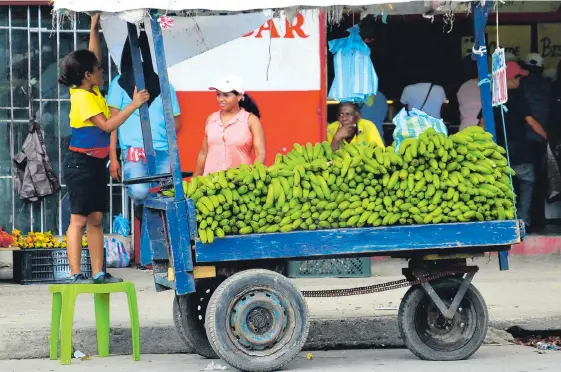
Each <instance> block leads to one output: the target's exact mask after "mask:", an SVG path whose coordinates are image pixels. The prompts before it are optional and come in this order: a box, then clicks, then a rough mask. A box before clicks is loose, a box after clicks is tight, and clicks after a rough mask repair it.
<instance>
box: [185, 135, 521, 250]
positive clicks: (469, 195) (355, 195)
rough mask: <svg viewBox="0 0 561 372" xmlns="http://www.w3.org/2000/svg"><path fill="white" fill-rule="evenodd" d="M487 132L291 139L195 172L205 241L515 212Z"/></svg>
mask: <svg viewBox="0 0 561 372" xmlns="http://www.w3.org/2000/svg"><path fill="white" fill-rule="evenodd" d="M504 154H505V150H504V149H503V148H501V147H500V146H498V145H496V144H495V143H494V142H493V140H492V135H491V134H489V133H486V132H485V131H484V130H483V129H481V128H480V127H477V126H475V127H469V128H466V129H464V130H463V131H461V132H459V133H457V134H455V135H452V136H449V137H447V136H445V135H443V134H440V133H436V132H435V131H434V130H432V129H428V130H426V131H425V132H423V133H422V134H421V135H420V136H419V137H418V138H415V139H413V138H408V139H406V140H404V141H403V142H402V143H401V144H400V145H399V149H398V150H394V146H393V145H392V146H388V147H386V148H384V147H379V146H377V145H375V144H347V145H345V146H344V147H343V148H342V149H340V150H338V151H335V152H332V150H331V147H330V146H329V144H328V143H327V142H323V143H317V144H316V145H315V146H314V145H312V144H311V143H307V144H306V145H305V146H300V145H298V144H295V145H294V148H293V150H292V151H291V152H289V153H288V154H286V155H280V154H279V155H277V157H276V159H275V163H274V164H273V165H272V166H270V167H268V168H267V167H265V166H264V165H263V164H260V163H256V164H255V165H251V166H247V165H242V166H240V167H239V168H237V169H229V170H227V171H222V172H218V173H213V174H209V175H207V176H200V177H195V178H193V179H192V180H191V181H190V182H189V183H185V184H184V188H185V192H186V196H187V197H189V198H191V199H192V200H193V201H194V202H195V206H196V210H197V222H198V233H199V237H200V239H201V241H202V242H203V243H212V242H213V241H214V239H215V238H222V237H224V236H225V235H237V234H242V235H243V234H252V233H275V232H285V233H286V232H290V231H294V230H316V229H338V228H352V227H363V226H390V225H397V224H400V225H406V224H429V223H446V222H468V221H485V220H505V219H513V218H514V216H515V212H514V210H515V209H514V208H515V206H514V194H513V191H512V186H511V179H510V175H514V171H513V170H512V169H511V168H510V167H509V166H508V164H507V160H506V159H505V157H504Z"/></svg>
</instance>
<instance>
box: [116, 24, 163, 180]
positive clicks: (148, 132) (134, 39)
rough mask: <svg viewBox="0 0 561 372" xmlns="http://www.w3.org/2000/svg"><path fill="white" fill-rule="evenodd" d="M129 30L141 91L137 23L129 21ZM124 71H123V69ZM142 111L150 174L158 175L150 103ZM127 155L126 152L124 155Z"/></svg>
mask: <svg viewBox="0 0 561 372" xmlns="http://www.w3.org/2000/svg"><path fill="white" fill-rule="evenodd" d="M127 28H128V31H129V42H130V47H131V56H132V66H133V69H134V80H135V82H136V88H137V90H138V91H141V90H142V89H144V88H145V82H144V70H143V69H142V60H141V58H140V47H139V43H138V34H137V31H136V25H134V24H132V23H127ZM121 72H122V71H121ZM139 111H140V124H141V128H142V140H143V142H144V152H145V153H146V162H147V165H148V175H149V176H155V175H156V153H155V152H154V143H153V142H152V129H151V128H150V113H149V111H148V104H146V103H145V104H144V105H142V107H140V109H139ZM124 156H126V154H125V155H124Z"/></svg>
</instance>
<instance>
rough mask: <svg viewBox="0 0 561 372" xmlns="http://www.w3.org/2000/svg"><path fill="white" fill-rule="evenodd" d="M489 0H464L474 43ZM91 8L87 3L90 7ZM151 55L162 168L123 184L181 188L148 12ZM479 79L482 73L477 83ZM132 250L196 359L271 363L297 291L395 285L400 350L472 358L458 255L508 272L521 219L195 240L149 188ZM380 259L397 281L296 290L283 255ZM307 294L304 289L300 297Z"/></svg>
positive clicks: (275, 364)
mask: <svg viewBox="0 0 561 372" xmlns="http://www.w3.org/2000/svg"><path fill="white" fill-rule="evenodd" d="M491 5H492V2H490V1H488V2H486V3H485V2H477V3H473V4H472V10H473V19H474V28H475V40H476V42H475V44H476V45H475V49H478V48H479V47H483V48H479V50H485V48H484V47H485V34H484V31H485V26H486V23H487V17H488V14H489V11H490V8H491ZM91 10H96V9H91ZM152 18H153V19H152V30H153V38H154V47H155V52H156V53H155V54H156V61H157V66H158V71H159V77H160V83H161V87H162V89H161V95H162V99H163V102H164V108H165V119H166V125H167V135H168V141H169V154H170V159H171V166H172V173H171V174H168V175H159V176H151V177H147V178H143V179H136V180H129V181H127V183H129V184H132V183H146V182H161V181H162V180H166V179H167V180H168V182H170V183H171V184H172V185H173V187H174V188H175V189H176V190H181V189H182V179H183V177H186V176H188V175H189V174H188V173H182V172H181V167H180V164H179V154H178V148H177V140H176V134H175V130H174V125H173V115H172V108H171V97H170V89H169V81H168V77H167V72H166V61H165V53H164V40H163V37H162V32H161V30H160V27H159V24H158V22H157V21H156V17H152ZM129 38H130V45H131V50H132V53H133V62H134V67H135V77H136V81H137V86H138V88H139V89H142V88H143V87H144V78H143V75H142V68H141V65H140V63H141V62H140V52H139V49H138V37H137V30H136V27H135V26H134V25H132V24H129ZM476 58H477V63H478V69H479V78H480V80H481V81H485V79H487V77H488V62H487V54H486V53H485V52H484V53H483V54H481V55H477V56H476ZM487 81H488V80H487ZM481 96H482V103H483V116H484V118H485V124H486V130H487V131H489V132H491V133H493V134H494V133H495V130H494V121H493V114H492V107H491V90H490V85H489V84H481ZM140 113H141V119H142V129H143V135H144V142H145V149H146V154H147V158H148V166H149V169H150V173H151V174H155V172H154V169H155V167H154V150H153V146H152V138H151V133H150V129H149V128H150V127H149V118H148V109H147V107H143V108H141V110H140ZM142 226H143V227H142V249H143V250H145V249H148V250H149V252H150V253H151V261H152V265H153V269H154V281H155V285H156V289H157V290H158V291H163V290H174V291H175V293H176V297H175V302H174V314H173V316H174V320H175V324H176V326H177V328H178V331H179V333H180V334H181V336H182V338H183V340H184V342H185V343H186V344H187V345H189V346H190V347H191V348H192V349H194V350H195V351H196V352H197V353H199V354H200V355H203V356H205V357H209V358H214V357H217V356H218V357H220V358H222V359H224V360H225V361H226V362H228V363H229V364H230V365H232V366H233V367H236V368H239V369H241V370H245V371H272V370H277V369H279V368H281V367H283V366H285V365H286V364H287V363H289V362H290V361H291V360H292V359H293V358H294V357H295V356H296V355H297V353H298V352H300V351H301V349H302V347H303V345H304V343H305V341H306V338H307V335H308V329H309V314H308V308H307V305H306V301H305V296H321V297H328V296H345V295H355V294H363V293H373V292H378V291H381V290H385V289H392V288H397V287H403V286H410V287H411V288H410V289H409V291H408V292H407V294H406V295H405V296H404V298H403V300H402V303H401V306H400V309H399V319H398V320H399V331H400V334H401V337H402V338H403V340H404V341H405V344H406V345H407V346H408V348H409V349H410V350H411V351H412V352H413V353H414V354H415V355H417V356H419V357H420V358H422V359H427V360H459V359H465V358H468V357H470V356H471V355H472V354H473V353H475V352H476V351H477V350H478V348H479V347H480V346H481V345H482V343H483V341H484V339H485V335H486V332H487V328H488V321H489V319H488V318H489V317H488V312H487V307H486V304H485V301H484V300H483V298H482V296H481V294H480V293H479V292H478V291H477V289H476V288H475V287H474V286H473V285H472V284H471V281H472V279H473V276H474V275H475V273H476V272H477V267H473V266H468V265H467V258H469V257H473V256H475V255H478V254H481V253H485V252H497V253H498V255H497V256H498V260H499V268H500V269H501V270H507V269H508V251H509V249H510V247H511V245H513V244H517V243H520V242H521V241H522V240H523V238H524V227H523V224H522V223H521V221H518V220H511V221H490V222H470V223H454V224H437V225H421V226H396V227H380V228H356V229H337V230H322V231H298V232H291V233H278V234H266V235H246V236H229V237H225V238H223V239H217V240H215V241H214V242H213V243H212V244H202V243H201V241H200V240H199V238H198V236H197V222H196V216H195V207H194V204H193V202H192V201H191V200H189V199H186V198H185V196H184V195H183V193H176V195H175V197H164V196H161V195H153V196H151V197H150V198H149V199H148V200H147V201H146V203H145V205H144V211H143V224H142ZM361 256H362V257H368V256H390V257H400V258H406V259H408V260H409V264H408V267H407V268H404V269H403V274H404V276H405V279H404V280H403V281H401V282H393V283H387V284H386V285H377V286H371V287H363V288H354V289H347V290H335V291H316V292H307V293H302V292H300V291H299V290H298V289H297V288H296V287H295V286H294V285H293V284H292V283H291V281H290V280H288V279H287V278H286V277H285V276H284V275H283V273H284V272H285V271H284V270H285V266H286V263H287V261H288V260H291V259H306V260H309V259H320V258H326V257H328V258H334V257H361ZM304 295H305V296H304Z"/></svg>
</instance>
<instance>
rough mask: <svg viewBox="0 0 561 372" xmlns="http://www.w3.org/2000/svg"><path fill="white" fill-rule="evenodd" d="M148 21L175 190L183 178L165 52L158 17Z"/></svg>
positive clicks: (178, 194)
mask: <svg viewBox="0 0 561 372" xmlns="http://www.w3.org/2000/svg"><path fill="white" fill-rule="evenodd" d="M150 23H151V26H152V37H153V38H154V52H155V55H156V65H157V67H158V76H159V77H160V89H161V93H160V95H161V96H162V104H163V106H164V118H165V121H166V133H167V138H168V151H169V160H170V164H171V173H172V176H173V186H174V187H175V190H183V179H182V177H181V166H180V164H179V150H178V148H177V136H176V134H175V125H174V117H173V108H172V105H171V91H170V84H169V79H168V70H167V64H166V53H165V50H164V37H163V35H162V29H161V28H160V24H159V23H158V17H156V16H155V15H154V14H153V15H152V17H151V19H150ZM175 200H176V201H183V200H185V195H184V193H183V192H179V191H177V192H176V193H175Z"/></svg>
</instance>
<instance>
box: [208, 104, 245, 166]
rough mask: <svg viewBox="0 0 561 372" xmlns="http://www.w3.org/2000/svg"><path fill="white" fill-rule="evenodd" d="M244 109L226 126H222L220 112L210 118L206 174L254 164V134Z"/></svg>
mask: <svg viewBox="0 0 561 372" xmlns="http://www.w3.org/2000/svg"><path fill="white" fill-rule="evenodd" d="M250 115H251V114H250V113H249V112H247V111H245V110H244V109H241V110H240V112H239V113H238V114H237V115H236V116H234V117H233V118H232V119H231V120H230V121H229V122H228V123H227V124H226V125H223V124H222V119H221V117H220V111H218V112H215V113H214V114H212V115H211V116H210V119H209V122H208V124H207V127H206V136H207V141H208V152H207V156H206V162H205V169H204V174H205V175H206V174H209V173H213V172H218V171H221V170H226V169H229V168H237V167H239V166H240V165H241V164H252V163H253V161H252V159H251V150H252V147H253V134H252V133H251V131H250V130H249V123H248V120H249V116H250Z"/></svg>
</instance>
